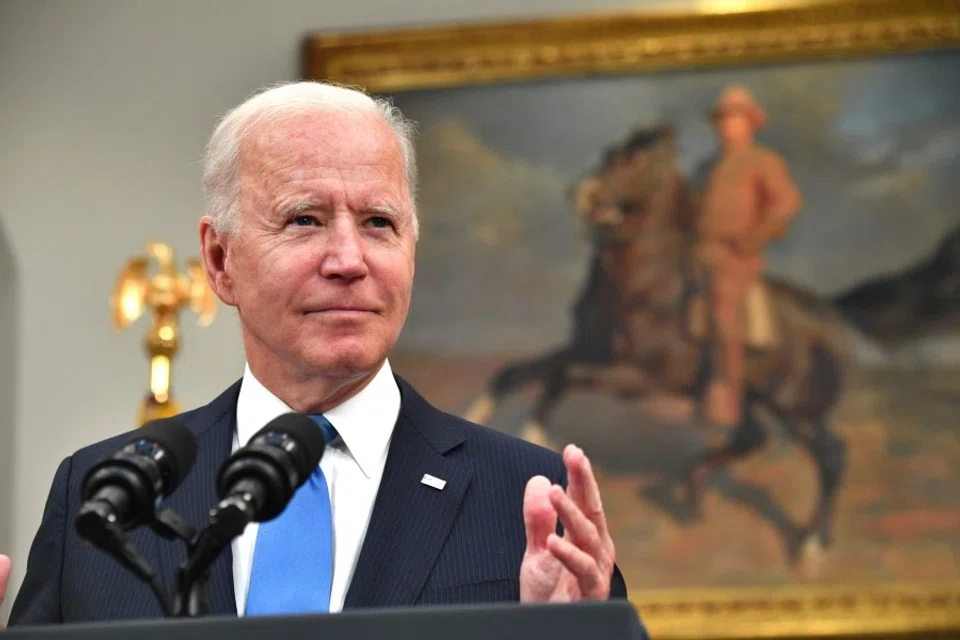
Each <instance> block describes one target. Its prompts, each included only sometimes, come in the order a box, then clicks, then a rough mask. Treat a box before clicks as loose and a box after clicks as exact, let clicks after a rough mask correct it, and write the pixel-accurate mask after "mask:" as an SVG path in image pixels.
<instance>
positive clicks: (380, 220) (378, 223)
mask: <svg viewBox="0 0 960 640" xmlns="http://www.w3.org/2000/svg"><path fill="white" fill-rule="evenodd" d="M368 222H370V224H372V225H373V226H374V227H376V228H377V229H386V228H388V227H391V226H393V223H392V222H391V221H390V218H385V217H384V216H374V217H372V218H370V220H369V221H368Z"/></svg>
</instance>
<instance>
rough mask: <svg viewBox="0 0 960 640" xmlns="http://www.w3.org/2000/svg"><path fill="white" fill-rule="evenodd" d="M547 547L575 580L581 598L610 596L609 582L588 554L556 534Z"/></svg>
mask: <svg viewBox="0 0 960 640" xmlns="http://www.w3.org/2000/svg"><path fill="white" fill-rule="evenodd" d="M547 546H548V549H549V550H550V553H552V554H553V556H554V557H555V558H556V559H557V560H559V561H560V563H561V564H562V565H563V566H564V567H566V569H567V571H569V572H570V573H571V574H573V576H574V577H575V578H576V580H577V585H578V586H579V587H580V593H581V594H582V595H583V597H585V598H591V599H605V598H606V597H607V596H608V595H609V594H610V583H609V581H608V580H606V579H605V578H604V574H603V572H602V571H601V570H600V567H599V566H598V565H597V563H596V561H595V560H594V559H593V558H592V557H590V555H589V554H587V553H585V552H584V551H583V550H581V549H578V548H577V547H576V546H575V545H574V544H573V543H571V542H570V541H569V540H565V539H564V538H561V537H560V536H558V535H556V534H554V535H552V536H550V538H549V540H548V542H547Z"/></svg>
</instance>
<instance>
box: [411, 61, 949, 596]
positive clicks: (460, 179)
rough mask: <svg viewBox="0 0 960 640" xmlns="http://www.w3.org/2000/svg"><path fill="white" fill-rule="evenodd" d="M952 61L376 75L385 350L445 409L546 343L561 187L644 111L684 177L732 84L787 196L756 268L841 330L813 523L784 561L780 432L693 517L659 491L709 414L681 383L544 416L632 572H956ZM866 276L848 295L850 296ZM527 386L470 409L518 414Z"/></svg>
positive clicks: (567, 263)
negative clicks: (408, 242)
mask: <svg viewBox="0 0 960 640" xmlns="http://www.w3.org/2000/svg"><path fill="white" fill-rule="evenodd" d="M958 68H960V53H958V52H941V53H937V54H924V55H916V56H900V57H891V58H873V59H864V60H855V61H838V62H829V63H804V64H796V65H778V66H767V67H756V68H744V69H728V70H715V71H687V72H673V73H664V74H656V75H644V76H630V77H623V76H612V77H601V78H588V79H569V80H561V81H545V82H538V83H518V84H503V85H495V86H486V87H470V88H463V89H449V90H436V91H418V92H405V93H399V94H396V95H395V96H394V99H395V101H396V104H397V105H398V106H399V107H400V108H401V109H402V110H403V111H404V113H406V114H407V115H408V116H410V117H412V118H414V119H415V120H417V121H418V122H419V123H420V133H419V142H418V149H417V152H418V158H419V163H420V171H421V192H420V205H421V220H422V237H421V240H420V244H419V247H418V255H417V277H416V284H415V287H414V298H413V305H412V308H411V312H410V316H409V320H408V323H407V327H406V329H405V332H404V334H403V336H402V338H401V342H400V345H399V348H398V350H397V352H396V353H395V355H394V356H393V357H392V363H393V366H394V369H395V370H396V371H397V372H398V373H400V374H401V375H403V376H405V377H406V378H407V379H408V380H410V381H411V382H412V383H413V384H414V385H415V386H417V387H418V388H419V389H420V391H421V392H423V393H424V394H425V395H426V396H427V397H428V398H429V399H430V400H432V401H433V402H434V403H435V404H437V405H438V406H440V407H441V408H444V409H446V410H449V411H451V412H454V413H462V412H463V411H464V410H465V409H466V408H467V407H468V406H469V405H470V404H471V402H473V400H475V399H476V398H477V397H478V395H479V394H480V393H481V392H482V391H483V389H484V388H485V386H486V385H487V383H488V382H489V380H490V376H492V375H493V374H494V372H495V371H496V370H497V369H498V368H499V367H501V366H503V365H504V364H506V363H508V362H513V361H517V360H522V359H524V358H528V357H534V356H538V355H541V354H543V353H545V352H547V351H549V350H551V349H553V348H555V347H557V346H559V345H561V344H563V343H564V342H565V341H566V340H567V339H568V334H569V331H570V329H571V307H572V305H573V303H574V301H575V298H576V295H577V294H578V292H579V290H580V288H581V286H582V285H583V283H584V281H585V279H586V277H587V267H588V261H589V258H590V252H591V247H590V245H589V243H588V238H587V235H586V233H585V229H584V227H583V225H582V222H581V220H580V218H579V217H578V215H577V213H576V212H575V210H574V208H573V203H572V202H571V198H570V189H571V187H572V186H573V185H574V184H575V183H576V182H577V180H579V179H580V177H582V175H583V174H584V173H585V172H586V171H587V170H588V169H589V168H590V167H592V166H594V165H595V164H596V162H597V160H598V158H599V157H600V156H601V155H602V154H603V153H604V151H605V150H606V148H607V147H609V146H611V145H613V144H616V143H618V142H620V141H622V140H623V139H624V138H625V137H626V136H627V135H628V134H629V133H630V131H631V130H632V129H633V128H634V127H636V126H638V125H651V126H652V125H658V124H665V123H671V124H673V125H674V126H675V127H676V133H677V145H678V150H679V165H680V167H681V169H682V170H683V171H684V173H686V174H687V175H688V176H690V177H691V178H693V177H694V176H695V175H696V174H697V170H698V167H700V166H701V165H702V163H703V162H704V161H706V160H708V159H709V158H710V157H711V156H712V155H713V154H715V153H716V150H717V144H716V138H715V135H714V133H713V131H712V129H711V126H710V122H709V120H708V119H707V117H706V113H707V111H708V110H709V109H710V108H711V107H712V106H713V104H714V102H715V101H716V99H717V98H718V96H719V95H720V94H721V92H722V91H723V89H724V88H725V87H728V86H730V85H734V84H736V85H743V86H746V87H748V88H749V89H750V91H751V92H752V93H753V95H754V96H755V97H756V98H757V100H758V102H759V103H760V104H761V105H762V106H763V107H764V108H765V109H766V112H767V114H768V116H769V125H768V126H767V128H766V129H764V130H763V131H761V132H760V134H759V136H758V139H759V141H760V142H762V143H763V144H765V145H768V146H769V147H771V148H773V149H774V150H776V151H777V152H778V153H780V154H781V155H782V156H783V157H784V158H785V159H786V161H787V162H788V164H789V166H790V171H791V173H792V176H793V178H794V180H795V182H796V183H797V185H798V186H799V188H800V191H801V193H802V196H803V199H804V204H803V209H802V210H801V211H800V213H799V214H798V215H797V217H796V219H795V222H794V224H793V225H792V227H791V229H790V231H789V233H788V234H787V236H786V237H785V238H783V239H782V240H780V241H779V242H777V243H776V244H775V245H773V246H772V247H770V249H769V250H768V251H767V258H768V261H769V268H768V273H769V275H770V276H772V277H776V278H779V279H782V280H785V281H788V282H790V283H791V284H794V285H796V286H799V287H802V288H804V289H806V290H807V291H809V292H812V293H813V294H815V295H817V296H819V297H820V298H821V299H823V300H825V301H828V302H831V303H832V304H835V305H836V306H837V308H838V309H839V310H840V311H841V312H842V313H843V314H844V315H845V317H846V318H847V319H848V320H849V321H850V329H851V331H852V332H853V335H854V344H855V353H856V366H855V370H854V371H853V372H852V378H851V380H850V382H849V383H848V385H847V387H846V389H845V391H844V394H843V397H842V399H841V402H840V404H839V406H838V408H837V409H836V411H835V412H834V414H833V416H832V424H833V427H834V432H835V433H836V434H837V435H838V436H839V437H841V438H842V439H843V440H844V441H845V442H846V444H847V447H848V455H849V459H848V471H847V474H846V476H845V478H844V481H843V485H842V487H841V489H840V493H839V498H838V510H837V519H836V529H835V540H834V543H833V545H832V546H831V547H830V548H829V549H827V550H825V551H821V552H819V553H810V554H807V555H806V556H805V558H804V560H803V562H801V563H800V564H798V565H796V566H791V565H789V564H788V563H787V562H786V560H785V557H784V556H785V554H784V546H785V538H786V534H787V532H788V530H789V528H790V526H791V525H790V522H791V521H795V520H797V519H802V518H805V517H806V514H808V513H809V511H810V510H811V508H812V506H813V500H814V499H815V491H816V476H815V471H814V468H813V467H812V466H811V464H810V462H809V460H808V459H807V458H806V456H805V455H804V454H803V453H802V452H801V451H800V450H799V449H798V448H797V447H796V446H794V445H793V444H792V443H791V442H790V441H789V439H788V438H787V437H786V436H785V434H783V433H778V432H776V431H774V432H773V433H771V434H770V436H771V438H770V440H769V444H768V446H767V447H766V448H765V450H764V451H763V452H761V453H760V454H758V455H755V456H753V457H752V458H750V459H748V460H746V461H744V462H743V463H741V464H738V465H736V466H734V467H733V468H732V469H731V470H730V471H729V472H728V473H723V474H721V475H720V476H719V477H717V478H716V480H715V481H714V482H713V484H712V486H711V490H710V491H709V492H708V493H707V496H706V502H705V503H704V505H703V511H702V514H701V515H702V517H701V518H699V519H691V518H689V517H688V515H687V514H684V513H682V511H679V510H677V509H676V508H675V506H676V505H675V504H674V501H673V499H672V498H671V496H670V495H668V494H667V493H665V492H664V491H663V490H662V487H663V483H662V479H663V478H664V477H666V476H669V475H670V474H673V473H676V472H677V471H678V470H679V469H680V468H681V466H682V465H683V464H684V463H685V462H686V461H688V460H689V459H690V458H691V456H694V455H696V454H697V453H698V452H699V451H702V450H703V449H704V447H705V446H707V444H708V443H709V442H711V441H715V440H717V439H722V438H723V436H724V435H725V434H724V432H723V431H722V430H720V429H717V428H711V427H707V426H705V425H703V424H699V423H697V422H696V421H695V420H693V419H692V418H691V415H692V401H691V399H690V398H684V397H668V396H662V397H652V398H648V399H646V400H645V401H643V402H632V403H631V402H623V401H620V400H616V399H614V398H611V397H606V396H602V395H598V394H592V393H587V392H578V393H575V394H571V395H570V396H569V397H566V398H565V399H564V400H563V401H562V403H561V404H560V406H559V407H558V409H557V410H556V412H555V413H554V418H553V420H552V422H551V423H550V425H549V430H550V433H551V435H552V436H553V437H554V438H555V439H556V440H557V441H559V442H561V443H565V442H575V443H577V444H579V445H581V446H583V447H584V448H585V449H586V451H587V453H588V455H590V456H591V457H592V459H593V460H594V461H595V463H596V464H597V466H598V467H599V473H600V475H601V482H602V485H603V486H602V489H603V492H604V497H605V505H606V508H607V511H608V514H609V516H610V519H611V523H612V526H613V531H614V537H615V540H616V542H617V548H618V562H619V563H620V566H621V567H622V568H623V570H624V573H625V576H626V578H627V581H628V584H629V586H630V587H631V588H644V587H650V588H662V587H671V586H677V587H683V586H721V585H741V584H783V583H792V582H799V581H808V580H809V581H817V582H850V581H874V580H877V581H880V580H883V581H886V580H937V579H955V578H958V577H960V322H957V320H958V319H960V74H958V73H957V72H956V69H958ZM867 284H869V285H870V287H871V288H870V289H869V292H871V293H870V295H869V296H868V302H869V304H867V305H866V306H865V307H864V306H863V305H859V304H858V306H852V305H851V304H849V301H850V300H851V299H853V298H851V297H850V293H851V292H852V291H854V290H855V289H856V288H858V287H863V286H864V285H867ZM856 299H857V300H858V301H861V302H862V301H863V300H864V298H863V297H862V296H860V297H858V298H856ZM854 320H855V321H856V322H854ZM535 391H536V390H535V389H531V390H529V391H527V392H524V393H520V394H517V395H515V396H512V397H510V398H509V399H508V400H507V401H506V402H505V403H503V404H501V405H500V406H499V408H498V409H497V411H496V413H495V414H494V415H493V417H492V418H491V419H490V421H489V423H488V424H489V426H491V427H493V428H497V429H501V430H503V431H506V432H509V433H518V432H519V431H520V428H521V426H522V425H523V424H524V422H525V421H526V420H527V419H528V417H529V415H528V412H529V410H530V405H531V402H532V399H533V393H534V392H535Z"/></svg>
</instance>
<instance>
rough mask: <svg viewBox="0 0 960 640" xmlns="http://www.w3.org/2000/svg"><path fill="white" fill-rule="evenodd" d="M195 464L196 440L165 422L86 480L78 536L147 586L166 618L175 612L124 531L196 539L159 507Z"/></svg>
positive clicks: (148, 428) (145, 430)
mask: <svg viewBox="0 0 960 640" xmlns="http://www.w3.org/2000/svg"><path fill="white" fill-rule="evenodd" d="M196 458H197V445H196V442H195V441H194V438H193V434H192V433H191V432H190V430H189V429H188V428H187V427H186V426H185V425H184V424H183V423H182V422H180V421H179V420H176V419H173V418H166V419H160V420H154V421H152V422H148V423H147V424H145V425H144V426H143V427H141V428H139V429H137V431H136V432H135V433H134V435H133V437H132V438H131V439H130V440H128V441H127V443H126V444H125V445H124V446H123V447H121V448H120V450H119V451H117V452H116V453H113V454H110V455H108V456H105V457H103V458H101V459H100V460H99V461H97V462H96V463H95V464H94V465H93V466H92V467H90V469H88V470H87V472H86V473H85V474H84V476H83V482H82V496H83V501H84V502H83V504H82V505H81V507H80V512H79V514H78V515H77V517H76V520H75V522H74V526H75V527H76V531H77V533H78V534H79V535H80V537H81V538H83V539H85V540H87V541H88V542H90V543H91V544H92V545H93V546H95V547H97V548H99V549H102V550H103V551H106V552H107V553H108V554H110V556H111V557H113V558H114V559H115V560H116V561H117V562H119V563H120V564H121V565H123V566H124V567H126V568H127V569H129V570H130V571H131V572H133V574H134V575H135V576H136V577H137V578H139V579H140V580H143V581H144V582H146V583H147V584H149V585H150V588H151V589H152V590H153V593H154V595H155V596H156V598H157V601H158V602H159V604H160V606H161V608H162V610H163V613H164V614H165V615H170V614H171V609H170V604H169V601H168V600H167V597H166V595H165V594H164V592H163V587H162V585H161V584H160V581H159V579H158V577H157V573H156V571H155V570H154V569H153V567H152V566H150V563H149V562H148V561H147V559H146V558H145V557H144V556H143V554H142V553H140V551H139V550H138V549H137V548H136V546H135V545H134V544H133V543H132V542H131V541H130V540H129V539H128V538H127V536H126V534H125V531H129V530H131V529H135V528H137V527H139V526H142V525H145V524H148V525H150V526H151V527H152V528H153V529H154V530H155V531H157V532H158V533H160V534H161V535H165V536H167V537H170V536H173V535H180V536H182V537H188V536H192V531H191V529H190V527H189V525H188V524H187V523H185V522H184V521H183V520H182V519H181V518H180V517H179V516H177V515H176V514H174V513H173V512H169V510H167V509H161V508H160V502H161V499H162V498H164V497H166V496H168V495H170V494H171V493H173V490H174V489H176V488H177V486H179V485H180V483H181V482H182V481H183V479H184V478H186V477H187V474H188V473H189V472H190V470H191V469H192V468H193V463H194V462H195V461H196Z"/></svg>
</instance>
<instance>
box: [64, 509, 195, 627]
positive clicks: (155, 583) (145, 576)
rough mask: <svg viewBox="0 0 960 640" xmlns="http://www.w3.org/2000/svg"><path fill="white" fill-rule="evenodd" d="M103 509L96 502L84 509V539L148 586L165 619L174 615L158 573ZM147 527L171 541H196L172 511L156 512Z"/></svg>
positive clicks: (186, 525) (190, 527) (187, 527)
mask: <svg viewBox="0 0 960 640" xmlns="http://www.w3.org/2000/svg"><path fill="white" fill-rule="evenodd" d="M104 506H105V505H104V504H102V503H100V502H94V503H91V504H89V505H87V506H85V507H84V508H83V509H81V511H80V514H79V516H78V520H79V519H80V518H83V519H84V522H85V527H86V529H85V533H86V534H87V535H86V536H84V537H87V539H88V540H89V542H90V543H91V544H93V545H94V546H96V547H98V548H100V549H102V550H103V551H105V552H107V554H109V555H110V556H111V557H112V558H113V559H114V560H116V561H117V562H119V563H120V564H121V565H122V566H124V567H126V568H127V569H129V570H130V571H131V572H132V573H133V574H134V576H136V577H137V578H139V579H140V580H141V581H143V582H145V583H147V584H148V585H149V586H150V589H151V591H153V595H154V596H155V597H156V599H157V602H158V603H159V604H160V609H161V610H162V611H163V615H164V616H165V617H170V616H172V615H174V610H173V607H172V606H171V603H170V600H169V599H168V598H167V594H166V593H165V592H164V590H163V586H162V585H161V584H160V579H159V577H158V575H157V571H156V570H155V569H154V568H153V566H152V565H151V564H150V563H149V562H148V561H147V558H146V556H144V555H143V553H142V552H141V551H140V550H139V549H138V548H137V546H136V545H135V544H133V543H132V542H131V541H130V538H129V537H127V534H126V532H125V531H124V530H123V527H121V526H120V524H119V523H118V522H117V519H116V518H115V517H114V516H113V515H112V514H108V513H107V512H106V510H105V509H104ZM148 524H149V526H150V528H151V529H153V531H155V532H156V533H157V534H158V535H160V536H162V537H164V538H166V539H168V540H172V539H177V538H179V539H181V540H184V541H189V540H191V539H192V538H193V537H194V529H193V527H192V526H191V525H190V524H189V523H188V522H187V521H186V520H184V519H183V518H182V517H180V516H179V515H178V514H176V513H175V512H173V511H171V510H170V509H165V508H159V509H157V510H156V511H155V512H154V517H153V518H152V519H151V520H150V522H149V523H148Z"/></svg>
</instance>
